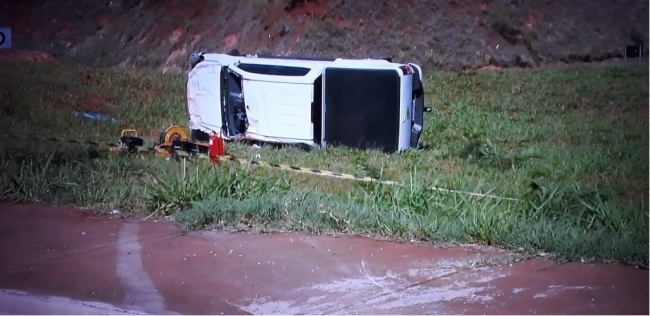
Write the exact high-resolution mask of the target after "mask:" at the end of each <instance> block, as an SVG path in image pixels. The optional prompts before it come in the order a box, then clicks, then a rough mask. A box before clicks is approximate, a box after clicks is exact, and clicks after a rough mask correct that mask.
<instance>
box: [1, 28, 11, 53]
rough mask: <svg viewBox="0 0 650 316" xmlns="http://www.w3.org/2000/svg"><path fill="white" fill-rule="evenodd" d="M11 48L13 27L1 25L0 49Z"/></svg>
mask: <svg viewBox="0 0 650 316" xmlns="http://www.w3.org/2000/svg"><path fill="white" fill-rule="evenodd" d="M9 48H11V28H10V27H6V26H0V49H9Z"/></svg>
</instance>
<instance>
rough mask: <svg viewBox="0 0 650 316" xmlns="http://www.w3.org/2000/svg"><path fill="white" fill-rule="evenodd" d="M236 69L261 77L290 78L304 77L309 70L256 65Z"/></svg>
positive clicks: (243, 65)
mask: <svg viewBox="0 0 650 316" xmlns="http://www.w3.org/2000/svg"><path fill="white" fill-rule="evenodd" d="M237 67H238V68H240V69H242V70H244V71H247V72H252V73H256V74H261V75H272V76H292V77H300V76H304V75H306V74H307V73H309V71H310V70H311V69H309V68H304V67H290V66H277V65H258V64H239V65H237Z"/></svg>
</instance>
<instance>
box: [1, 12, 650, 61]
mask: <svg viewBox="0 0 650 316" xmlns="http://www.w3.org/2000/svg"><path fill="white" fill-rule="evenodd" d="M647 12H648V2H647V1H641V0H622V1H616V2H613V1H609V2H607V1H605V2H594V1H590V0H576V1H518V0H511V1H491V0H449V1H434V0H424V1H415V0H400V1H379V2H368V1H345V0H268V1H258V0H243V1H214V0H212V1H211V0H196V1H168V2H158V1H151V0H115V1H105V2H104V1H86V2H83V3H79V2H74V1H68V0H49V1H35V0H9V1H5V2H4V4H3V5H0V25H8V26H11V27H12V28H13V33H14V36H13V43H14V46H15V48H16V49H20V50H38V51H42V52H45V53H47V54H49V55H51V56H52V57H53V58H56V59H57V60H61V61H64V62H74V63H83V64H89V65H94V66H115V65H120V66H123V67H155V68H163V69H165V70H168V71H173V70H180V69H184V67H185V63H186V60H187V56H188V55H189V54H191V53H192V52H197V51H210V52H227V51H229V50H231V49H234V48H237V49H239V51H241V52H245V53H269V54H274V55H301V56H312V57H316V56H322V57H388V56H390V57H393V58H395V59H396V60H409V61H415V62H418V63H420V64H422V65H424V66H425V67H426V68H428V69H432V70H433V69H436V70H459V69H468V68H469V69H473V68H483V67H487V68H495V67H496V68H500V67H532V66H541V65H545V64H549V63H557V62H563V63H570V62H592V61H601V60H607V59H612V58H620V57H622V55H623V47H624V45H636V44H643V45H644V46H646V45H647V43H648V15H647ZM5 55H6V53H5ZM644 55H645V56H647V53H646V54H644ZM13 56H15V55H13ZM14 59H15V58H14ZM41 60H42V58H41Z"/></svg>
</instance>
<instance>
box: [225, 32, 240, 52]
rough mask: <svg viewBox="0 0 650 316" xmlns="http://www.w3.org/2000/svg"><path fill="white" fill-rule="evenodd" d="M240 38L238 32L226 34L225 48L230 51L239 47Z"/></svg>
mask: <svg viewBox="0 0 650 316" xmlns="http://www.w3.org/2000/svg"><path fill="white" fill-rule="evenodd" d="M238 40H239V35H238V34H237V33H231V34H228V35H226V37H225V38H224V39H223V50H224V51H230V50H232V49H235V48H237V42H238Z"/></svg>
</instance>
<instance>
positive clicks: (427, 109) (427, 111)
mask: <svg viewBox="0 0 650 316" xmlns="http://www.w3.org/2000/svg"><path fill="white" fill-rule="evenodd" d="M432 111H433V108H432V107H430V106H425V107H424V112H425V113H431V112H432Z"/></svg>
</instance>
